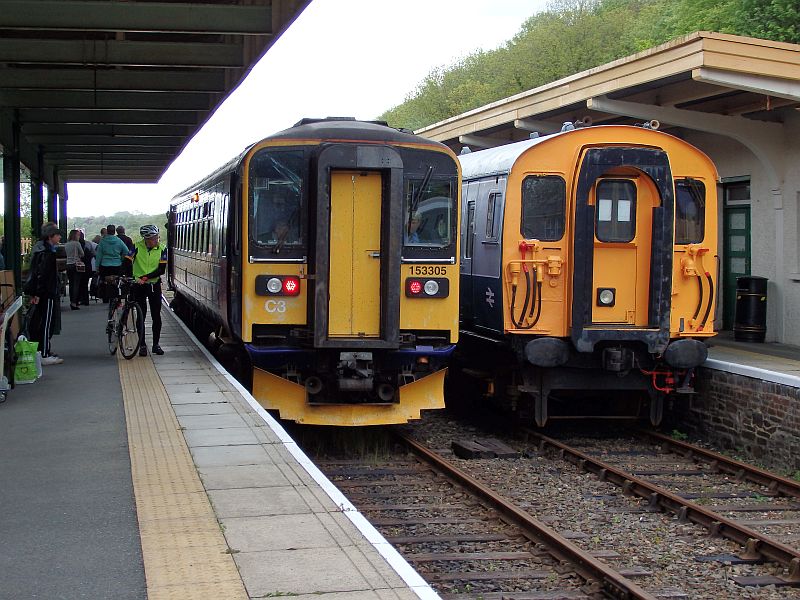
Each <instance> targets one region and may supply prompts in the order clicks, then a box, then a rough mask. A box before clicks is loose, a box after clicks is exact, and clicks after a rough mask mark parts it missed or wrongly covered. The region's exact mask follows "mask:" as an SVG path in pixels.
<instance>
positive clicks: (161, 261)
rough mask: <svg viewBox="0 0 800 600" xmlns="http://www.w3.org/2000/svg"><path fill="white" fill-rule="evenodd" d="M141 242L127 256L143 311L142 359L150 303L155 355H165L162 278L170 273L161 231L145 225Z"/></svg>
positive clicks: (140, 230) (135, 296) (140, 231)
mask: <svg viewBox="0 0 800 600" xmlns="http://www.w3.org/2000/svg"><path fill="white" fill-rule="evenodd" d="M139 234H140V235H141V236H142V239H141V240H140V241H138V242H136V244H134V246H133V250H131V251H130V252H129V253H128V260H129V261H130V263H129V264H130V265H131V268H132V270H133V278H134V279H135V280H136V281H135V282H134V285H133V288H132V289H133V295H134V298H136V303H137V304H138V305H139V306H141V307H142V325H141V331H139V339H140V340H141V345H140V346H139V356H147V344H146V343H145V341H144V320H145V318H147V303H148V302H149V303H150V318H151V319H152V321H153V345H152V351H153V354H164V351H163V350H162V349H161V346H159V345H158V341H159V339H160V338H161V276H162V275H163V274H164V272H165V271H166V269H167V246H166V244H162V243H161V241H160V240H159V231H158V227H157V226H155V225H142V227H140V228H139Z"/></svg>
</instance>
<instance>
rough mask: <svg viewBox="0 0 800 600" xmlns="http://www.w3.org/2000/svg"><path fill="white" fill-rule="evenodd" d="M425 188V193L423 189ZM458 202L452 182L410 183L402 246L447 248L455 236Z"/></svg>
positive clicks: (413, 181) (418, 181) (429, 181)
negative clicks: (455, 200)
mask: <svg viewBox="0 0 800 600" xmlns="http://www.w3.org/2000/svg"><path fill="white" fill-rule="evenodd" d="M423 184H424V189H423V188H422V185H423ZM454 208H455V202H454V200H453V185H452V182H451V181H450V180H449V179H446V180H441V179H430V180H428V181H427V183H426V182H425V180H416V179H410V180H408V182H407V185H406V197H405V207H404V211H403V214H404V215H405V219H404V228H403V244H404V245H405V246H412V247H413V246H416V247H426V248H446V247H448V246H450V245H451V244H452V242H453V236H454V233H455V212H454Z"/></svg>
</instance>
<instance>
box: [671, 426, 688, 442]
mask: <svg viewBox="0 0 800 600" xmlns="http://www.w3.org/2000/svg"><path fill="white" fill-rule="evenodd" d="M669 435H670V437H671V438H672V439H673V440H679V441H686V440H688V439H689V436H688V435H686V434H685V433H683V432H682V431H679V430H677V429H673V430H672V433H670V434H669Z"/></svg>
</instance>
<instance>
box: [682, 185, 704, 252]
mask: <svg viewBox="0 0 800 600" xmlns="http://www.w3.org/2000/svg"><path fill="white" fill-rule="evenodd" d="M705 212H706V186H705V185H703V182H701V181H697V180H696V179H680V180H678V181H676V182H675V243H676V244H699V243H700V242H702V241H703V238H704V237H705Z"/></svg>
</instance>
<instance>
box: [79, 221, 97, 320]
mask: <svg viewBox="0 0 800 600" xmlns="http://www.w3.org/2000/svg"><path fill="white" fill-rule="evenodd" d="M78 241H79V242H80V243H81V248H83V273H82V277H81V280H80V283H79V284H78V288H79V289H80V294H79V295H78V301H79V302H80V304H83V305H84V306H89V282H90V281H91V280H92V264H93V263H94V253H95V250H97V244H95V243H93V242H92V240H87V239H86V237H85V234H84V233H83V230H82V229H79V230H78Z"/></svg>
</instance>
